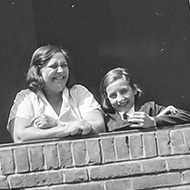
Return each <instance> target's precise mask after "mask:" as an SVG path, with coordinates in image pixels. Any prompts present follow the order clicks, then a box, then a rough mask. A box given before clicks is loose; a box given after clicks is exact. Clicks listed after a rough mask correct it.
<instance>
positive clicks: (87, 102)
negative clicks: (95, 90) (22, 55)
mask: <svg viewBox="0 0 190 190" xmlns="http://www.w3.org/2000/svg"><path fill="white" fill-rule="evenodd" d="M70 66H71V65H70V61H69V57H68V54H67V52H66V51H65V50H64V49H61V48H59V47H57V46H52V45H47V46H42V47H40V48H38V49H37V50H36V51H35V52H34V54H33V56H32V59H31V62H30V66H29V70H28V73H27V79H26V82H27V84H28V89H24V90H21V91H20V92H19V93H18V94H17V96H16V98H15V100H14V104H13V106H12V108H11V111H10V115H9V119H8V125H7V128H8V130H9V132H10V133H11V135H12V137H13V140H14V141H15V142H23V141H29V140H38V139H47V138H61V137H66V136H70V135H71V136H73V135H77V134H80V135H86V134H89V133H91V132H92V131H95V132H103V131H104V120H103V114H102V111H101V108H100V105H99V104H98V102H97V101H96V100H95V99H94V97H93V95H92V94H91V93H90V92H89V91H88V90H87V89H86V88H85V87H84V86H82V85H70V84H69V82H70V74H71V69H70Z"/></svg>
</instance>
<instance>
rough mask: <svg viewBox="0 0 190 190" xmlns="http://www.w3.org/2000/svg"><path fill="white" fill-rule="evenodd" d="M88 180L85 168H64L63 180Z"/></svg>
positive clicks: (68, 181) (69, 181) (70, 181)
mask: <svg viewBox="0 0 190 190" xmlns="http://www.w3.org/2000/svg"><path fill="white" fill-rule="evenodd" d="M84 181H88V175H87V171H86V170H85V169H78V168H77V169H76V168H75V169H66V170H65V182H66V183H73V182H75V183H76V182H84Z"/></svg>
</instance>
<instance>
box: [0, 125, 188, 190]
mask: <svg viewBox="0 0 190 190" xmlns="http://www.w3.org/2000/svg"><path fill="white" fill-rule="evenodd" d="M189 137H190V125H189V124H188V125H183V126H175V127H172V128H165V129H159V130H151V131H147V132H145V131H144V132H142V131H126V132H117V133H107V134H101V135H100V136H98V137H91V138H90V137H88V138H85V139H75V140H55V139H54V140H50V141H39V142H35V143H33V142H31V143H25V144H7V145H1V146H0V166H1V167H0V189H23V190H29V189H31V190H61V189H64V190H75V189H76V190H137V189H138V190H143V189H144V190H148V189H160V190H161V189H162V190H185V189H190V138H189Z"/></svg>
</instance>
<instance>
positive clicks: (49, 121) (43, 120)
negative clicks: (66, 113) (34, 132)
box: [33, 114, 58, 129]
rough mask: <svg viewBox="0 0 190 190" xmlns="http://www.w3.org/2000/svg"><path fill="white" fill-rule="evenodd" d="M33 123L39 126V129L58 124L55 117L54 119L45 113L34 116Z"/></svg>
mask: <svg viewBox="0 0 190 190" xmlns="http://www.w3.org/2000/svg"><path fill="white" fill-rule="evenodd" d="M33 123H34V126H36V127H38V128H40V129H47V128H52V127H56V126H57V124H58V122H57V120H56V119H54V118H52V117H50V116H47V115H45V114H41V115H40V116H38V117H37V118H35V119H34V121H33Z"/></svg>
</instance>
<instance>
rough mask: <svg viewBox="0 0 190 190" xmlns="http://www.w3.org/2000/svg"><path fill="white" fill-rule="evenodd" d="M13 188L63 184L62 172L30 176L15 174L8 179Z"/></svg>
mask: <svg viewBox="0 0 190 190" xmlns="http://www.w3.org/2000/svg"><path fill="white" fill-rule="evenodd" d="M8 180H9V184H10V187H11V188H26V187H40V186H45V185H52V184H62V183H63V176H62V173H61V172H60V171H48V172H38V173H29V174H15V175H11V176H9V177H8Z"/></svg>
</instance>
